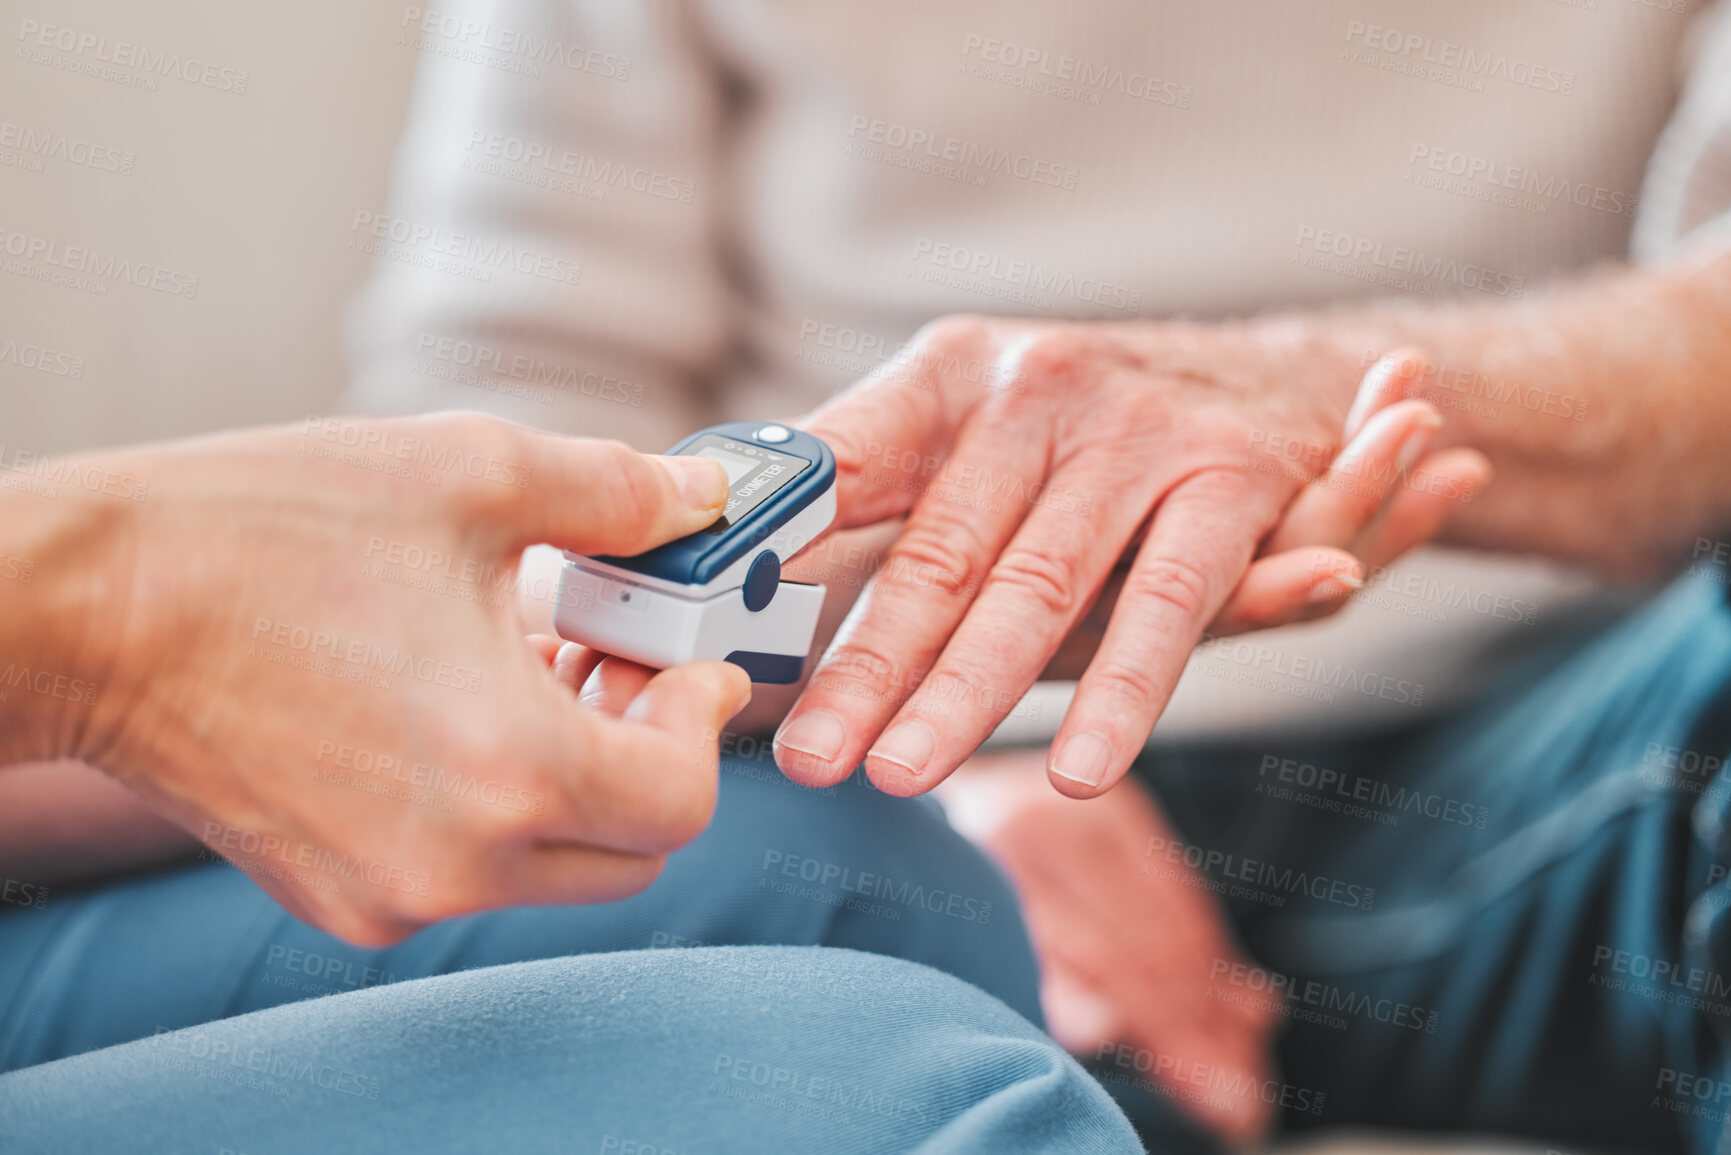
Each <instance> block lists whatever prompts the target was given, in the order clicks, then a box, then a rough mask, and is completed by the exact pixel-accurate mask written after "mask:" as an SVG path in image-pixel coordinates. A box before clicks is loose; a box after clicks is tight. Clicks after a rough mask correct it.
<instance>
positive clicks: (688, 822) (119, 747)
mask: <svg viewBox="0 0 1731 1155" xmlns="http://www.w3.org/2000/svg"><path fill="white" fill-rule="evenodd" d="M53 469H54V471H55V476H57V477H61V478H78V479H85V478H96V479H98V480H102V479H107V480H108V481H113V482H114V484H112V485H109V484H107V483H106V482H104V484H100V485H96V486H92V485H89V484H85V483H84V481H83V480H80V481H79V483H78V484H76V485H72V484H62V485H61V486H60V487H59V490H58V492H56V493H55V494H54V495H53V496H54V498H55V499H53V500H51V499H49V498H48V497H47V496H44V494H42V493H29V492H17V487H12V490H11V491H0V526H3V527H5V528H4V530H3V532H4V535H5V540H4V541H3V542H0V545H4V546H5V547H6V548H4V549H0V554H6V553H8V552H10V553H12V554H16V555H20V556H25V557H28V558H30V559H31V561H32V562H33V570H32V580H31V581H30V582H29V583H28V584H23V583H11V585H10V586H9V587H8V586H7V585H5V584H3V583H0V610H3V611H4V612H3V613H0V618H4V619H5V621H4V623H0V653H4V654H5V656H6V659H7V660H9V661H13V662H15V663H19V664H28V666H30V667H31V668H32V669H34V670H36V671H43V672H47V673H49V674H51V675H53V676H52V677H50V678H48V679H47V680H46V681H43V682H42V685H43V686H45V687H46V689H45V690H44V692H42V693H18V692H13V693H11V694H9V695H5V696H4V697H3V698H0V765H5V764H7V763H9V762H15V761H23V760H28V759H32V758H53V757H76V758H81V759H83V760H84V761H86V762H89V763H91V764H93V765H96V766H98V767H100V768H102V769H103V770H105V771H107V772H108V773H110V774H112V775H113V776H114V777H116V778H118V779H120V780H121V781H123V782H124V783H126V784H127V785H128V786H130V787H131V788H132V789H133V790H134V791H136V792H137V793H139V794H140V795H142V796H143V797H144V798H145V799H146V800H147V801H149V802H150V803H151V804H152V805H153V806H154V807H155V808H156V809H157V810H159V811H160V812H162V813H164V814H166V815H167V816H169V817H170V818H172V819H173V820H174V821H175V822H177V823H179V824H180V825H181V826H182V827H184V828H185V829H186V830H188V831H189V832H191V833H192V834H193V835H195V836H196V837H198V838H199V839H201V840H202V841H203V842H204V843H205V844H206V846H208V847H209V848H210V850H211V851H214V852H215V853H216V854H220V855H222V856H223V857H225V858H228V859H230V860H231V861H233V862H234V863H235V864H236V865H238V866H240V867H241V868H242V869H243V870H246V871H247V872H248V873H249V874H250V875H251V876H252V877H253V878H254V879H256V880H257V882H258V883H259V885H261V886H262V887H264V888H265V889H266V890H267V891H269V892H270V893H271V894H272V895H274V896H275V897H276V898H277V899H279V900H280V901H281V902H282V903H283V905H284V906H286V907H288V908H289V909H290V910H291V911H293V912H294V913H295V914H297V915H299V916H300V917H302V918H304V919H305V920H306V921H308V922H310V923H312V924H314V925H315V926H318V927H321V928H323V929H325V930H328V931H330V932H332V933H334V934H337V935H339V936H341V937H343V938H345V939H348V940H349V941H351V942H354V943H358V944H363V945H380V944H384V943H389V942H393V941H396V940H398V939H401V938H403V937H405V936H407V935H409V934H411V933H413V932H414V931H415V930H417V929H419V928H420V927H423V926H426V925H427V924H429V923H432V922H434V921H436V920H439V919H442V918H446V917H449V916H452V915H458V914H464V913H468V912H471V911H478V910H482V909H487V908H491V907H497V906H505V905H516V904H550V903H566V902H598V901H605V900H608V899H613V898H618V897H621V896H624V895H627V894H631V893H634V892H636V891H638V890H640V889H642V888H643V887H644V886H646V885H648V884H649V882H650V881H651V880H653V879H654V877H655V876H656V874H657V873H658V871H659V870H660V867H661V864H662V861H663V856H664V855H665V854H666V853H667V852H668V851H670V850H672V849H674V848H676V847H678V846H680V845H683V844H684V843H685V842H687V841H689V840H690V839H691V838H693V837H695V836H696V835H697V834H698V833H699V832H700V831H701V830H702V829H703V828H704V826H705V825H706V824H707V823H708V820H709V817H710V814H711V811H712V809H713V806H714V801H715V793H716V760H717V738H718V735H719V733H720V731H721V729H722V728H723V726H724V725H725V724H726V722H727V721H728V719H729V718H730V717H731V716H732V715H733V714H734V713H735V712H736V711H737V710H738V709H739V708H740V707H741V706H742V705H743V704H744V703H745V702H746V701H747V700H748V698H749V696H750V684H749V682H748V681H747V679H746V677H745V676H744V674H743V672H741V671H740V670H739V669H737V668H736V667H733V666H730V665H726V664H724V663H720V662H713V663H700V664H694V665H690V666H684V667H680V668H677V669H673V670H668V671H666V672H663V673H660V674H657V675H655V676H653V677H645V678H644V684H643V685H642V687H641V688H640V691H638V692H634V694H633V696H632V698H631V700H630V702H629V704H628V705H627V706H624V707H623V708H620V709H612V710H606V709H597V708H595V707H594V706H592V705H586V704H585V703H583V702H580V701H579V700H578V699H577V698H576V697H575V696H574V695H573V694H572V693H571V692H570V691H569V690H568V689H566V688H565V687H564V686H561V685H560V684H559V673H560V671H558V670H550V669H549V659H551V658H553V657H554V655H553V653H552V652H551V651H550V650H549V649H548V646H547V643H546V641H545V640H544V639H537V640H533V641H532V640H529V639H525V638H524V637H523V635H522V630H521V628H520V625H519V620H518V617H517V612H516V608H515V597H514V583H515V572H516V563H517V557H518V555H519V554H520V552H521V551H522V549H523V548H524V547H525V546H527V545H530V544H532V543H539V542H546V543H550V544H553V545H556V546H560V547H563V548H567V549H572V550H578V551H582V552H585V553H600V552H605V553H621V554H630V553H636V552H639V551H641V550H644V549H648V548H650V547H653V546H655V545H658V544H660V543H662V542H665V541H670V540H672V539H674V538H677V537H681V536H684V535H685V534H688V533H692V532H694V531H696V530H698V529H700V528H702V527H703V526H705V525H707V524H709V523H710V522H712V521H713V520H714V519H715V517H716V516H717V515H718V513H719V511H720V509H721V507H722V505H723V504H724V502H725V498H726V490H727V486H726V476H725V473H724V471H723V470H722V469H721V467H720V466H719V465H717V464H715V463H714V462H710V461H708V460H706V459H703V458H696V457H681V458H673V459H668V458H655V457H646V456H643V455H640V454H637V453H635V452H633V451H631V450H630V449H628V448H626V447H625V446H623V445H620V444H617V443H611V442H602V441H592V440H586V439H580V438H560V437H553V436H548V435H544V434H540V433H535V432H532V431H530V430H527V429H523V428H519V427H516V426H512V425H508V424H506V423H504V422H500V421H497V420H494V419H491V418H486V417H480V416H474V415H463V414H450V415H437V416H432V417H424V418H412V419H404V420H388V421H386V420H381V421H371V420H353V421H351V420H338V419H330V420H320V419H315V420H310V421H308V422H307V423H305V424H304V425H302V426H295V427H285V428H277V429H265V430H256V431H249V432H242V433H235V434H227V435H222V436H215V437H208V438H202V439H199V440H195V441H187V442H181V443H176V444H170V445H162V446H151V447H145V448H139V449H129V450H121V451H115V452H108V453H101V454H91V455H87V456H84V457H79V458H73V459H67V460H66V461H63V462H58V463H54V465H53ZM567 676H568V675H567ZM56 679H59V680H56ZM62 686H63V687H64V688H65V690H66V693H64V694H59V693H57V692H56V687H62ZM74 689H76V691H77V692H76V693H74V692H73V691H74Z"/></svg>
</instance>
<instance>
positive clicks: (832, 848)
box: [0, 752, 1136, 1155]
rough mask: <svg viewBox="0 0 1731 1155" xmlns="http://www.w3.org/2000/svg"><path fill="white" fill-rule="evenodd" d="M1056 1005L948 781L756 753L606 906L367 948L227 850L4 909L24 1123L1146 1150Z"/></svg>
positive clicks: (735, 761)
mask: <svg viewBox="0 0 1731 1155" xmlns="http://www.w3.org/2000/svg"><path fill="white" fill-rule="evenodd" d="M754 753H755V752H754ZM736 944H789V945H790V946H796V947H817V948H853V949H852V950H839V949H786V950H774V949H726V948H728V947H731V946H734V945H736ZM653 948H665V949H653ZM858 952H873V953H871V954H865V953H858ZM885 955H894V956H898V957H899V958H900V959H905V960H912V962H913V963H923V964H927V965H926V966H917V965H910V964H909V963H907V962H898V961H894V960H892V959H890V958H885V957H881V956H885ZM529 960H546V961H543V962H531V961H529ZM505 964H514V965H505ZM928 967H929V968H936V969H928ZM476 968H485V969H476ZM940 972H948V974H943V973H940ZM437 976H444V977H437ZM951 976H956V977H951ZM970 984H971V985H970ZM327 996H328V997H327ZM1039 1013H1040V1012H1039V998H1038V989H1037V981H1036V971H1035V965H1034V960H1033V955H1032V952H1031V950H1030V947H1029V944H1028V939H1027V932H1026V928H1025V927H1024V925H1023V923H1022V920H1021V915H1020V912H1019V910H1018V907H1017V904H1016V900H1015V896H1014V894H1013V892H1012V891H1011V890H1010V888H1009V886H1008V885H1007V883H1006V880H1005V879H1004V877H1003V876H1002V874H1001V873H1000V872H999V871H998V870H997V869H996V868H995V867H994V866H993V865H992V864H991V863H990V862H989V861H988V860H987V859H985V858H984V857H983V856H981V855H980V854H979V853H978V852H977V851H975V850H974V849H973V848H972V847H971V846H969V845H968V844H967V843H966V842H965V841H963V840H962V839H961V838H960V837H959V836H957V835H956V834H955V833H954V832H952V831H951V830H950V829H949V827H948V825H947V824H946V823H945V822H944V819H943V815H942V812H941V811H940V810H939V809H938V807H937V806H936V805H935V804H933V803H931V802H929V801H914V802H909V801H905V800H898V799H894V798H890V797H887V796H885V795H882V794H879V793H877V792H876V791H874V790H872V789H870V788H869V786H867V785H865V784H863V782H861V781H860V780H857V779H855V780H850V781H849V782H847V783H844V784H843V785H841V786H839V787H836V788H832V789H830V790H824V791H808V790H804V789H802V788H800V787H797V786H794V785H793V784H792V783H789V782H787V781H786V780H785V779H783V778H782V777H781V776H780V774H779V773H778V772H777V771H776V770H775V768H774V765H773V763H772V762H771V761H769V759H768V755H767V753H757V754H756V756H754V757H752V758H740V757H733V758H730V759H728V761H727V764H726V767H725V772H724V774H723V780H722V792H721V801H720V804H719V806H718V809H717V814H716V818H715V821H714V822H713V823H712V825H711V827H710V829H709V830H708V831H706V832H705V833H704V834H703V835H702V836H701V837H700V838H699V839H698V840H696V841H695V842H694V843H693V844H692V845H691V846H689V847H687V848H686V849H684V850H682V851H680V852H678V853H676V854H674V855H672V856H671V857H670V859H669V862H668V866H667V869H666V871H665V872H664V873H663V875H662V876H661V878H659V879H658V880H657V881H656V882H655V884H654V885H653V886H651V887H650V888H649V889H648V890H646V891H644V892H643V893H642V894H640V895H638V896H636V897H634V898H631V899H628V900H625V901H622V902H617V903H612V904H608V905H603V906H576V907H537V908H517V909H511V910H502V911H495V912H491V913H488V914H481V915H475V916H471V917H467V918H462V919H455V920H452V921H450V922H447V923H443V924H440V925H438V926H435V927H431V928H429V929H427V930H425V931H423V932H421V933H420V934H418V935H416V936H414V937H413V938H411V939H409V940H407V941H406V942H403V943H401V944H398V945H397V946H393V947H389V948H385V949H380V950H367V949H361V948H357V947H352V946H349V945H347V944H345V943H342V942H341V941H339V940H337V939H334V938H332V937H331V936H329V935H326V934H323V933H322V932H319V931H316V930H314V929H312V928H310V927H308V926H306V925H305V924H303V923H301V922H299V921H297V920H296V919H294V918H293V917H292V916H290V915H288V914H286V913H285V912H284V911H283V910H282V909H281V908H280V907H279V906H277V904H276V903H275V902H274V901H273V900H271V899H270V898H269V897H268V896H266V895H265V894H264V893H263V892H262V891H260V890H259V889H258V887H257V886H255V885H254V884H253V883H252V881H251V880H250V879H248V878H247V877H246V876H245V875H244V874H242V873H241V872H240V871H238V870H236V869H234V868H232V867H230V866H227V865H226V864H221V863H204V864H192V865H186V866H181V867H177V868H173V869H168V870H162V871H157V872H153V873H149V874H145V875H142V876H139V877H134V878H130V879H125V880H120V881H115V882H109V883H106V884H103V885H99V886H90V887H85V888H78V889H68V890H65V891H53V892H51V893H50V895H49V897H48V898H47V900H46V901H45V902H44V904H43V906H42V908H41V909H19V908H17V907H12V908H8V909H7V910H6V912H5V913H4V914H0V1070H12V1071H13V1072H14V1073H13V1074H10V1075H6V1076H0V1150H5V1151H8V1152H9V1151H13V1150H23V1151H37V1150H40V1151H78V1150H88V1151H119V1150H128V1151H134V1150H137V1151H154V1150H161V1151H170V1150H172V1151H187V1150H204V1151H211V1152H218V1151H221V1150H224V1149H227V1150H232V1151H236V1152H248V1153H252V1155H257V1153H258V1152H263V1151H297V1152H303V1153H304V1152H307V1151H309V1150H336V1151H340V1150H364V1151H433V1150H514V1151H529V1150H554V1149H557V1150H561V1151H602V1152H606V1151H618V1152H621V1155H624V1153H627V1152H629V1153H632V1155H649V1153H650V1152H669V1151H671V1152H679V1153H682V1155H683V1153H687V1152H692V1151H714V1150H723V1151H756V1150H787V1151H805V1150H811V1151H818V1150H822V1151H861V1152H867V1151H872V1152H875V1151H889V1150H922V1151H924V1150H929V1151H950V1150H994V1151H995V1150H1003V1151H1043V1150H1057V1151H1065V1150H1073V1151H1096V1150H1099V1151H1113V1150H1131V1151H1133V1150H1135V1149H1136V1141H1135V1138H1134V1135H1133V1134H1132V1132H1131V1131H1130V1129H1129V1126H1128V1124H1127V1123H1126V1122H1125V1120H1124V1118H1123V1116H1122V1115H1121V1114H1119V1112H1118V1111H1117V1110H1116V1109H1115V1108H1114V1106H1113V1105H1112V1102H1111V1100H1110V1099H1108V1098H1107V1097H1106V1096H1105V1094H1104V1093H1103V1092H1102V1091H1101V1090H1100V1088H1099V1087H1098V1085H1097V1084H1095V1083H1094V1082H1093V1081H1092V1080H1090V1079H1089V1078H1088V1077H1087V1076H1086V1075H1085V1074H1084V1073H1083V1072H1082V1069H1081V1068H1080V1067H1079V1066H1077V1065H1076V1063H1075V1062H1074V1061H1073V1060H1071V1059H1070V1058H1069V1057H1068V1056H1066V1055H1064V1054H1063V1052H1062V1051H1061V1050H1059V1049H1058V1048H1056V1047H1055V1046H1054V1045H1053V1044H1052V1043H1051V1042H1050V1040H1048V1039H1047V1038H1046V1037H1045V1036H1044V1035H1042V1034H1041V1033H1040V1032H1039V1030H1038V1029H1037V1027H1036V1026H1035V1023H1037V1022H1038V1020H1039ZM21 1068H22V1069H21ZM326 1084H329V1085H326ZM632 1143H646V1144H648V1146H646V1147H635V1146H628V1145H627V1144H632Z"/></svg>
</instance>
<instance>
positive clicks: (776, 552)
mask: <svg viewBox="0 0 1731 1155" xmlns="http://www.w3.org/2000/svg"><path fill="white" fill-rule="evenodd" d="M668 454H669V455H670V456H671V455H677V454H690V455H694V456H698V457H709V458H713V459H714V460H716V461H718V462H720V463H721V465H722V467H723V468H725V469H726V470H727V480H728V484H729V485H730V486H731V487H732V488H731V490H730V492H729V493H728V497H727V508H726V509H725V510H724V511H723V512H722V515H721V516H720V517H719V518H717V519H716V521H715V523H714V524H713V525H711V526H710V527H709V528H708V529H705V530H702V531H700V532H698V533H694V534H692V535H690V536H689V537H682V538H680V539H679V540H678V541H671V542H668V543H667V544H666V545H662V546H657V547H656V548H655V549H652V550H650V551H649V552H647V553H642V554H639V555H637V556H636V557H585V556H583V555H581V554H574V553H570V552H567V553H566V554H565V565H564V567H563V571H562V573H561V576H560V581H559V602H558V608H557V610H556V611H555V613H554V618H553V624H554V628H555V629H557V630H558V632H559V636H560V637H562V638H565V639H567V640H569V641H573V642H581V643H583V644H584V645H586V646H592V647H594V648H595V649H598V650H602V651H604V652H606V653H609V654H617V655H618V656H619V657H622V658H629V659H631V660H632V661H634V662H641V663H642V664H643V665H645V666H652V667H655V668H656V669H666V668H667V667H668V666H676V665H679V664H680V663H682V662H696V661H705V660H712V659H720V660H722V661H726V662H732V663H733V664H734V665H736V666H740V667H742V668H743V669H744V670H745V672H746V673H747V674H749V675H751V680H752V681H754V682H779V683H786V682H797V681H799V679H800V676H801V675H802V674H803V673H804V672H805V658H806V654H807V652H808V651H809V650H810V649H811V640H812V635H813V634H814V633H815V632H816V630H817V619H818V613H819V612H820V611H821V610H822V609H823V597H824V587H823V586H820V585H802V584H800V583H798V582H784V581H782V580H781V564H782V562H784V561H786V560H787V559H788V558H791V557H792V556H793V555H794V554H796V553H798V552H799V551H800V550H802V549H804V548H805V547H806V546H807V545H809V544H811V542H812V540H813V539H814V538H816V537H817V536H818V535H819V534H821V533H823V531H824V530H826V529H828V528H829V523H830V522H831V521H832V520H834V518H835V455H834V454H832V453H831V452H830V450H829V446H827V445H825V444H824V443H823V442H822V441H820V440H818V439H817V438H816V437H813V436H812V435H811V434H809V433H805V432H802V431H800V430H798V429H793V428H790V427H788V426H785V425H774V424H766V423H764V422H761V421H735V422H730V423H728V424H725V425H714V426H711V427H710V428H708V429H704V430H701V431H700V432H697V433H694V434H692V435H691V436H690V437H687V438H686V439H685V440H684V441H681V442H680V443H679V444H678V445H675V446H674V447H673V448H672V449H670V450H668Z"/></svg>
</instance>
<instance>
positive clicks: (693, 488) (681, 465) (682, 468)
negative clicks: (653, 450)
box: [655, 457, 727, 509]
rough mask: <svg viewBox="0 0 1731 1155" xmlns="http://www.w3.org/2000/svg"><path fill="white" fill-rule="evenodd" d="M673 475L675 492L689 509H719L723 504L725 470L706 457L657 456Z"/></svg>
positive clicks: (716, 462)
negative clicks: (677, 489) (676, 488)
mask: <svg viewBox="0 0 1731 1155" xmlns="http://www.w3.org/2000/svg"><path fill="white" fill-rule="evenodd" d="M655 460H657V461H659V462H661V467H662V468H663V469H665V470H667V472H668V473H670V474H672V475H673V483H674V484H675V485H677V486H679V494H680V496H681V497H683V498H685V504H686V505H688V506H690V507H691V508H692V509H720V508H721V507H722V506H724V505H726V504H727V470H725V469H723V468H722V466H721V462H719V461H713V460H711V459H710V458H707V457H657V458H656V459H655Z"/></svg>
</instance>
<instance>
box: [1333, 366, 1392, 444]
mask: <svg viewBox="0 0 1731 1155" xmlns="http://www.w3.org/2000/svg"><path fill="white" fill-rule="evenodd" d="M1399 368H1400V359H1399V358H1397V357H1391V356H1384V357H1382V358H1381V359H1380V360H1378V361H1377V363H1376V364H1374V365H1372V366H1371V367H1370V369H1369V370H1368V371H1367V372H1366V373H1365V375H1364V376H1363V377H1361V378H1360V379H1359V382H1358V393H1357V395H1356V396H1354V397H1353V399H1352V407H1351V408H1350V409H1348V410H1347V412H1346V436H1348V437H1352V436H1353V435H1354V434H1356V433H1357V432H1358V431H1359V429H1360V428H1361V427H1362V426H1363V425H1364V422H1365V418H1367V417H1368V416H1369V415H1370V410H1371V407H1372V406H1373V405H1375V404H1376V401H1377V398H1378V397H1379V396H1380V395H1381V393H1382V390H1383V387H1384V386H1385V385H1387V384H1388V379H1389V378H1390V377H1393V376H1394V374H1395V371H1396V370H1398V369H1399Z"/></svg>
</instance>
